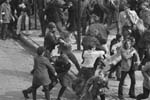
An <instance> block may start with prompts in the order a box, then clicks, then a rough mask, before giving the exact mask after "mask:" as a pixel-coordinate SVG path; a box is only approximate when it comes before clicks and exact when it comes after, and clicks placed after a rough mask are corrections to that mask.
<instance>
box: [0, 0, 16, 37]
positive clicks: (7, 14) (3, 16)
mask: <svg viewBox="0 0 150 100" xmlns="http://www.w3.org/2000/svg"><path fill="white" fill-rule="evenodd" d="M9 3H10V0H5V2H4V3H2V5H1V9H0V22H1V23H2V26H1V27H2V29H1V37H2V39H3V40H6V38H7V36H9V34H8V24H9V23H10V21H11V19H14V18H13V16H12V13H11V6H10V4H9Z"/></svg>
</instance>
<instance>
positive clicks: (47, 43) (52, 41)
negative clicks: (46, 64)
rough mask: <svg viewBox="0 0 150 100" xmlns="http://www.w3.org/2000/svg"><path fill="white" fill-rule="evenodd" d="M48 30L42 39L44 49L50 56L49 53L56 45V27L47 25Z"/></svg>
mask: <svg viewBox="0 0 150 100" xmlns="http://www.w3.org/2000/svg"><path fill="white" fill-rule="evenodd" d="M48 29H49V31H48V32H47V34H46V35H45V38H44V47H45V49H46V50H47V52H48V54H51V52H52V51H53V50H54V49H55V46H56V45H57V44H58V38H59V34H57V29H56V25H55V23H53V22H50V23H49V25H48ZM56 35H57V36H56Z"/></svg>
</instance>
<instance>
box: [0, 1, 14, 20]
mask: <svg viewBox="0 0 150 100" xmlns="http://www.w3.org/2000/svg"><path fill="white" fill-rule="evenodd" d="M2 13H4V14H2ZM11 18H12V14H11V8H10V4H8V3H6V2H4V3H3V4H2V5H1V9H0V19H2V20H3V23H10V20H11Z"/></svg>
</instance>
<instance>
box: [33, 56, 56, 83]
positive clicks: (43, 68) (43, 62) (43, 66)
mask: <svg viewBox="0 0 150 100" xmlns="http://www.w3.org/2000/svg"><path fill="white" fill-rule="evenodd" d="M48 71H50V72H51V73H52V74H53V75H54V73H55V69H54V67H53V66H52V65H51V63H50V62H49V60H48V59H47V58H46V57H44V56H37V57H35V58H34V73H33V84H37V85H48V84H50V78H49V74H48Z"/></svg>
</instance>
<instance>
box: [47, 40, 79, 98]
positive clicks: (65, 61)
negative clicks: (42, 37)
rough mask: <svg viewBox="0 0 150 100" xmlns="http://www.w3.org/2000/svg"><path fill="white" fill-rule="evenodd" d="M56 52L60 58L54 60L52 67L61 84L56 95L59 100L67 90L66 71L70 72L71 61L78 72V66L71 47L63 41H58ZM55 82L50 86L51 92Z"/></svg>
mask: <svg viewBox="0 0 150 100" xmlns="http://www.w3.org/2000/svg"><path fill="white" fill-rule="evenodd" d="M58 52H59V53H60V56H59V57H58V59H57V60H56V62H55V64H54V66H55V69H56V72H57V73H58V79H59V82H60V84H61V89H60V91H59V93H58V97H57V100H61V97H62V95H63V93H64V92H65V90H66V88H67V86H68V85H67V82H66V80H67V79H66V77H65V76H67V75H69V73H68V71H69V70H70V67H71V63H70V61H72V63H73V64H75V66H76V68H77V70H78V71H80V65H79V63H78V61H77V59H76V57H75V55H74V54H73V53H72V51H71V45H70V44H68V43H66V42H65V41H64V40H62V39H59V48H58ZM56 84H57V82H55V84H52V83H51V84H50V86H49V89H50V90H52V89H53V88H54V87H55V86H56Z"/></svg>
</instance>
